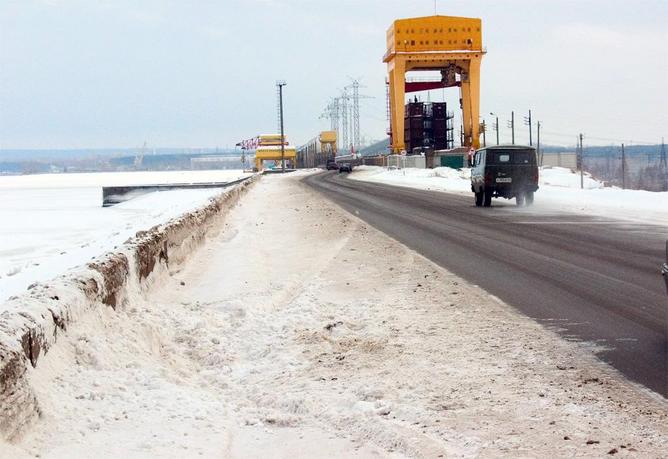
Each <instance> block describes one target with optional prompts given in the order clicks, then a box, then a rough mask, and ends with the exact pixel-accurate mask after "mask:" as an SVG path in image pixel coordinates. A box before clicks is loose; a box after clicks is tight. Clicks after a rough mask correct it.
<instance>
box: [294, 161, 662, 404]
mask: <svg viewBox="0 0 668 459" xmlns="http://www.w3.org/2000/svg"><path fill="white" fill-rule="evenodd" d="M304 181H305V182H306V183H307V184H308V185H310V186H311V187H313V188H315V189H316V190H318V191H320V192H322V193H323V194H325V195H326V196H327V197H329V198H330V199H332V200H333V201H334V202H336V203H338V204H339V205H341V206H342V207H343V208H345V209H346V210H348V211H350V212H352V213H354V214H355V215H357V216H358V217H359V218H361V219H362V220H364V221H366V222H367V223H369V224H371V225H373V226H374V227H376V228H378V229H380V230H381V231H383V232H385V233H386V234H388V235H390V236H392V237H394V238H395V239H397V240H399V241H401V242H402V243H404V244H405V245H407V246H409V247H411V248H412V249H414V250H416V251H417V252H419V253H421V254H422V255H424V256H426V257H427V258H429V259H431V260H432V261H434V262H435V263H437V264H439V265H441V266H443V267H445V268H447V269H448V270H450V271H452V272H454V273H456V274H458V275H459V276H461V277H463V278H464V279H466V280H468V281H469V282H472V283H475V284H478V285H479V286H481V287H482V288H484V289H485V290H487V291H488V292H490V293H491V294H493V295H495V296H497V297H499V298H501V299H502V300H504V301H505V302H507V303H508V304H511V305H513V306H514V307H515V308H517V309H518V310H519V311H521V312H522V313H524V314H526V315H527V316H529V317H532V318H534V319H535V320H537V321H539V322H541V323H544V324H545V325H547V326H550V327H555V328H556V329H557V330H558V331H559V333H561V334H562V336H565V337H566V338H568V339H574V340H582V341H588V342H591V343H595V344H596V345H597V348H599V347H602V348H603V349H604V350H603V351H601V352H597V355H598V357H599V358H600V359H602V360H604V361H605V362H608V363H609V364H610V365H612V366H614V367H615V368H617V369H618V370H619V371H620V372H621V373H623V374H624V375H626V376H627V377H628V378H630V379H632V380H634V381H637V382H639V383H641V384H643V385H645V386H646V387H648V388H650V389H652V390H654V391H656V392H658V393H660V394H661V395H663V396H664V397H668V295H667V294H666V291H665V286H664V284H663V279H662V278H661V274H660V267H661V263H662V261H663V259H662V257H664V256H665V255H664V254H665V243H666V239H668V228H666V227H663V226H653V225H645V224H639V223H633V222H626V221H621V220H612V219H604V218H597V217H588V216H582V215H574V214H564V213H562V214H555V213H550V212H548V211H545V210H541V208H540V204H539V203H540V190H539V191H538V192H537V193H536V203H537V205H536V206H534V207H530V208H518V207H515V206H514V205H512V203H511V202H510V201H506V200H501V199H494V200H493V201H492V207H491V208H479V207H475V205H474V202H473V194H472V193H471V195H470V196H466V195H456V194H448V193H441V192H435V191H423V190H416V189H410V188H402V187H395V186H390V185H382V184H376V183H369V182H361V181H356V180H348V179H346V178H345V175H344V174H336V173H321V174H317V175H312V176H309V177H307V178H305V179H304ZM518 339H522V337H518Z"/></svg>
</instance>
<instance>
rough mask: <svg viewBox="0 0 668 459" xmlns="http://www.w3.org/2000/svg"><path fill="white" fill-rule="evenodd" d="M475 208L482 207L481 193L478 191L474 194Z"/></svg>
mask: <svg viewBox="0 0 668 459" xmlns="http://www.w3.org/2000/svg"><path fill="white" fill-rule="evenodd" d="M475 206H476V207H480V206H482V191H478V192H477V193H476V194H475Z"/></svg>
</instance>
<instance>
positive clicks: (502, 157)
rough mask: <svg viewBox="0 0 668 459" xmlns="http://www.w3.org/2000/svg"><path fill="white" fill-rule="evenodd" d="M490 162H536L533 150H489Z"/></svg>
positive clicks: (488, 161) (488, 160)
mask: <svg viewBox="0 0 668 459" xmlns="http://www.w3.org/2000/svg"><path fill="white" fill-rule="evenodd" d="M487 158H488V159H487V163H488V164H534V162H535V161H534V160H533V158H535V153H534V152H533V150H512V151H503V150H501V151H489V150H488V151H487Z"/></svg>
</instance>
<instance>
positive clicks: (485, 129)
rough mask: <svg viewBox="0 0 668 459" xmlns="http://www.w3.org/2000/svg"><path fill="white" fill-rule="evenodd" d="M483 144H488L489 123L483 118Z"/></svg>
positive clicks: (484, 145)
mask: <svg viewBox="0 0 668 459" xmlns="http://www.w3.org/2000/svg"><path fill="white" fill-rule="evenodd" d="M482 146H483V147H486V146H487V125H486V124H485V120H482Z"/></svg>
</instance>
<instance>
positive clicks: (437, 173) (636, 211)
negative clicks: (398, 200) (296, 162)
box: [350, 166, 668, 225]
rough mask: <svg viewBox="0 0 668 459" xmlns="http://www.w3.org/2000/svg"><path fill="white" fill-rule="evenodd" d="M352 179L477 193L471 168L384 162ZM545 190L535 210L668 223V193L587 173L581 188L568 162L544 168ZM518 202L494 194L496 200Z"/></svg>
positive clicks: (360, 170) (542, 188) (356, 172)
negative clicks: (606, 182) (616, 184)
mask: <svg viewBox="0 0 668 459" xmlns="http://www.w3.org/2000/svg"><path fill="white" fill-rule="evenodd" d="M350 178H351V179H355V180H364V181H369V182H379V183H386V184H390V185H398V186H405V187H410V188H419V189H424V190H434V191H443V192H448V193H458V194H465V195H469V196H470V197H471V202H473V193H472V192H471V183H470V169H467V168H464V169H461V170H458V169H451V168H448V167H438V168H434V169H413V168H407V169H387V168H384V167H378V166H359V167H356V168H355V170H354V171H353V173H352V174H350ZM539 187H540V188H539V190H538V192H537V193H536V198H535V199H536V200H535V202H534V205H533V207H532V208H531V211H532V212H545V213H577V214H587V215H596V216H600V217H604V218H621V219H629V220H634V221H639V222H645V223H652V224H659V225H668V192H662V193H658V192H651V191H639V190H622V189H620V188H608V187H603V184H602V183H601V182H598V181H597V180H595V179H593V178H591V177H589V176H585V180H584V189H580V175H579V174H576V173H573V172H572V171H571V170H570V169H565V168H563V167H553V168H542V169H541V171H540V184H539ZM510 203H514V201H508V200H505V199H494V200H493V201H492V205H493V206H494V205H508V204H510Z"/></svg>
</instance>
